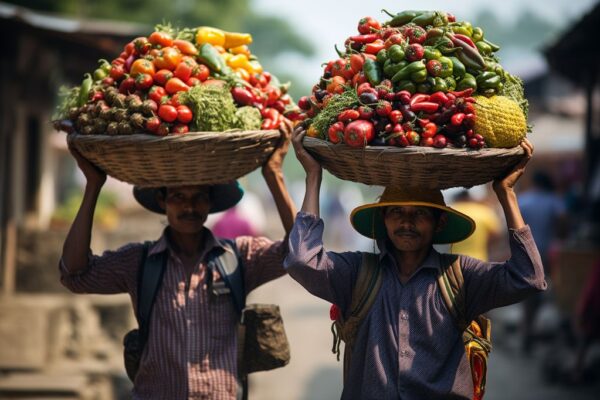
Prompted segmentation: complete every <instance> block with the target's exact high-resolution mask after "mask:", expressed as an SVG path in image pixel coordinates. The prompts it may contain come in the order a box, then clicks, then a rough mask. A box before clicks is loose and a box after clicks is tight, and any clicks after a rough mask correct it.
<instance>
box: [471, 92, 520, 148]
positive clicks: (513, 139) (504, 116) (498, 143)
mask: <svg viewBox="0 0 600 400" xmlns="http://www.w3.org/2000/svg"><path fill="white" fill-rule="evenodd" d="M473 106H474V107H475V127H474V128H473V130H474V132H475V133H478V134H480V135H481V136H483V138H484V139H485V143H486V144H487V145H488V146H489V147H505V148H509V147H515V146H518V145H519V143H521V141H522V140H523V138H524V137H525V135H526V134H527V121H526V120H525V115H524V114H523V111H522V110H521V107H519V105H518V104H517V103H516V102H515V101H513V100H511V99H509V98H508V97H505V96H492V97H490V98H487V97H485V96H475V103H474V104H473Z"/></svg>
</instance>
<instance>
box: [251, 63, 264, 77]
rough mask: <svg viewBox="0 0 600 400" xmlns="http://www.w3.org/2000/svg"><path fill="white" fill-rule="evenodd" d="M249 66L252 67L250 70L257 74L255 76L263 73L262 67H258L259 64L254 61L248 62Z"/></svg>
mask: <svg viewBox="0 0 600 400" xmlns="http://www.w3.org/2000/svg"><path fill="white" fill-rule="evenodd" d="M250 65H251V66H252V70H253V71H254V72H255V73H257V74H262V73H263V67H262V65H260V63H259V62H258V61H256V60H252V61H250Z"/></svg>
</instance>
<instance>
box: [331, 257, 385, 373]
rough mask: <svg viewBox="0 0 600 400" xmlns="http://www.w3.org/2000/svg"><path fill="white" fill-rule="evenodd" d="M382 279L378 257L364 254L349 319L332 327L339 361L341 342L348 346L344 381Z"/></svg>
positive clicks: (346, 347)
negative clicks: (355, 340) (362, 327)
mask: <svg viewBox="0 0 600 400" xmlns="http://www.w3.org/2000/svg"><path fill="white" fill-rule="evenodd" d="M382 279H383V277H382V274H381V266H380V265H379V257H378V255H377V254H374V253H363V255H362V262H361V265H360V268H359V269H358V276H357V278H356V283H355V284H354V289H353V290H352V300H351V302H350V312H349V314H348V318H347V319H346V320H344V319H343V318H344V317H343V316H341V317H340V320H337V321H334V323H333V326H332V331H333V333H334V346H333V349H332V350H333V352H334V353H336V354H337V357H338V360H339V356H340V351H339V346H340V340H343V341H344V343H345V344H346V345H345V347H344V379H345V377H346V376H347V375H348V369H349V367H350V358H351V357H352V349H353V346H354V339H355V337H356V333H357V332H358V328H359V327H360V324H361V323H362V321H363V319H364V318H365V317H366V316H367V314H368V313H369V310H370V309H371V306H373V303H374V302H375V298H376V297H377V294H378V293H379V289H380V288H381V283H382Z"/></svg>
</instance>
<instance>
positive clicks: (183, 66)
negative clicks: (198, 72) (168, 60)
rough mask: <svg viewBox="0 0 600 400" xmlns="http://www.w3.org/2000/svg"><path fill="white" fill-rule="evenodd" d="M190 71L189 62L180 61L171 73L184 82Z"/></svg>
mask: <svg viewBox="0 0 600 400" xmlns="http://www.w3.org/2000/svg"><path fill="white" fill-rule="evenodd" d="M192 72H193V67H192V66H191V65H190V63H187V62H180V63H179V64H178V65H177V67H176V68H175V72H174V73H173V74H174V75H175V77H177V78H179V79H181V80H182V81H184V82H186V81H187V80H188V79H190V78H191V76H192Z"/></svg>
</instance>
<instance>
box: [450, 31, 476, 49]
mask: <svg viewBox="0 0 600 400" xmlns="http://www.w3.org/2000/svg"><path fill="white" fill-rule="evenodd" d="M454 37H455V38H457V39H460V40H462V41H463V42H465V43H467V44H468V45H469V46H471V47H473V48H476V46H475V43H473V40H472V39H471V38H470V37H468V36H467V35H463V34H460V33H455V34H454Z"/></svg>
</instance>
